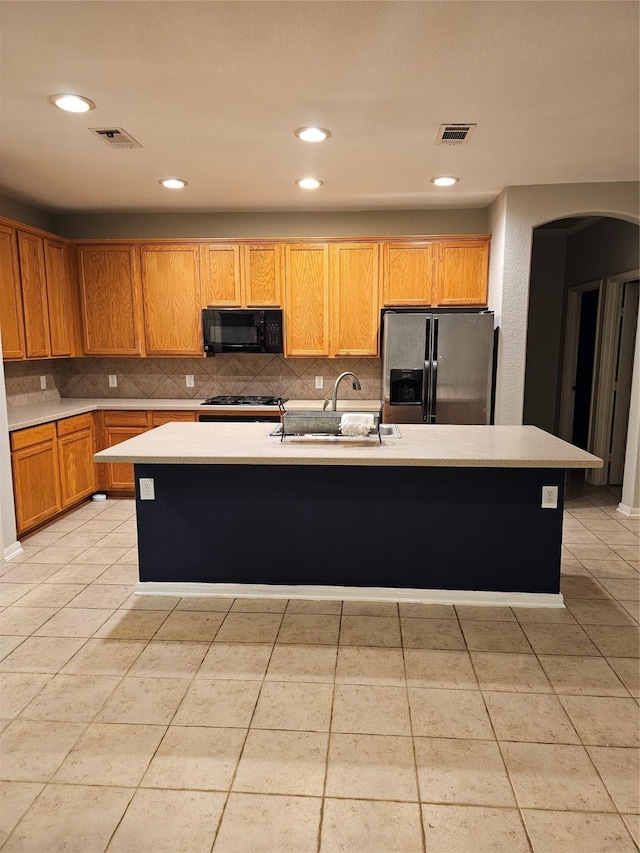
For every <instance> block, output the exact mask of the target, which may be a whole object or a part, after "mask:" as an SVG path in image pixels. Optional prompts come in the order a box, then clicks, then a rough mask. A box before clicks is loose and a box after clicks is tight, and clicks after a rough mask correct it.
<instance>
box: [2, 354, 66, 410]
mask: <svg viewBox="0 0 640 853" xmlns="http://www.w3.org/2000/svg"><path fill="white" fill-rule="evenodd" d="M62 364H64V361H63V359H47V360H46V361H7V362H5V363H4V378H5V385H6V394H7V403H8V404H9V405H10V406H23V405H26V404H27V403H40V402H42V401H44V400H59V399H60V397H61V396H63V395H62V394H61V393H60V377H61V365H62ZM41 376H44V377H45V383H46V388H45V389H44V390H43V389H42V387H41V385H40V377H41Z"/></svg>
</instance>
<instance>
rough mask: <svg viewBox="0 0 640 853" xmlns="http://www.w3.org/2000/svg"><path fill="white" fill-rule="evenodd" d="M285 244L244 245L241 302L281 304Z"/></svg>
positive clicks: (254, 305) (252, 305) (266, 305)
mask: <svg viewBox="0 0 640 853" xmlns="http://www.w3.org/2000/svg"><path fill="white" fill-rule="evenodd" d="M283 250H284V247H283V246H278V245H264V246H262V245H252V246H242V247H241V253H240V259H241V271H242V305H243V306H244V307H246V308H277V307H279V306H280V305H281V304H282V295H281V289H282V271H283V266H284V265H283Z"/></svg>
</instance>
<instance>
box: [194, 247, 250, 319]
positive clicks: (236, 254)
mask: <svg viewBox="0 0 640 853" xmlns="http://www.w3.org/2000/svg"><path fill="white" fill-rule="evenodd" d="M201 264H202V303H201V304H202V307H203V308H204V307H206V306H207V305H215V306H223V307H224V306H227V307H229V308H239V307H240V306H241V305H242V287H241V275H240V246H234V245H231V244H223V243H219V244H217V245H206V246H201Z"/></svg>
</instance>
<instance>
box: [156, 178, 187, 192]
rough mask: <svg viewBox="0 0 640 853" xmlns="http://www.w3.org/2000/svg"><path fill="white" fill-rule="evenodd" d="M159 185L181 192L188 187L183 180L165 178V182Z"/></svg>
mask: <svg viewBox="0 0 640 853" xmlns="http://www.w3.org/2000/svg"><path fill="white" fill-rule="evenodd" d="M159 183H161V184H162V186H163V187H166V188H167V189H168V190H181V189H182V188H183V187H186V186H187V182H186V181H183V180H182V178H165V179H164V181H160V182H159Z"/></svg>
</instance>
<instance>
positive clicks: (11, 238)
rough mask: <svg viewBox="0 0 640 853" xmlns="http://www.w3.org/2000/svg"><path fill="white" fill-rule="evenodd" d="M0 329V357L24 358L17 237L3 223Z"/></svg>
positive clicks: (0, 270) (0, 268)
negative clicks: (0, 339) (0, 335)
mask: <svg viewBox="0 0 640 853" xmlns="http://www.w3.org/2000/svg"><path fill="white" fill-rule="evenodd" d="M0 330H1V331H2V357H3V358H4V359H13V358H24V355H25V351H24V320H23V316H22V291H21V288H20V265H19V263H18V238H17V236H16V232H15V229H14V228H9V227H8V226H6V225H0Z"/></svg>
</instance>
